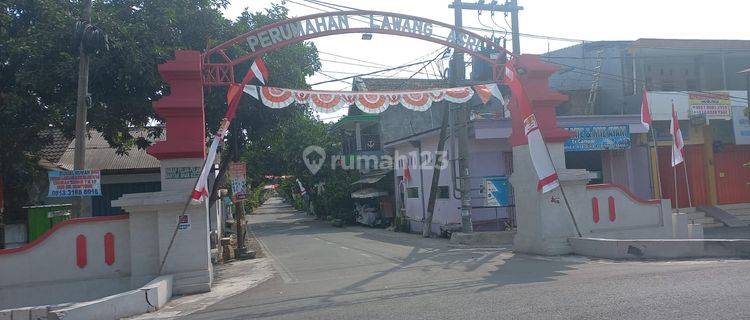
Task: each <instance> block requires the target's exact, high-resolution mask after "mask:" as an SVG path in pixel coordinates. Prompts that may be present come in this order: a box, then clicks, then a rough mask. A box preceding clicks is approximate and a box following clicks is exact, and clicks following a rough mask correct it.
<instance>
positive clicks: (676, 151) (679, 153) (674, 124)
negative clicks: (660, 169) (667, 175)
mask: <svg viewBox="0 0 750 320" xmlns="http://www.w3.org/2000/svg"><path fill="white" fill-rule="evenodd" d="M669 133H671V134H672V166H673V167H674V166H676V165H678V164H680V163H682V162H683V161H685V159H684V158H683V156H684V154H683V152H684V151H683V150H682V148H683V147H684V146H685V142H684V141H682V130H680V122H679V121H678V120H677V112H676V111H674V102H672V121H671V123H670V126H669Z"/></svg>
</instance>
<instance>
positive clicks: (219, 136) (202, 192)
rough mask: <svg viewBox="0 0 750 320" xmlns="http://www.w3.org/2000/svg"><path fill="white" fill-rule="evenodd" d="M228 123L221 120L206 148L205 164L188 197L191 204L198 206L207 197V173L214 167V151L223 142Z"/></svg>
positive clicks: (225, 120) (225, 119)
mask: <svg viewBox="0 0 750 320" xmlns="http://www.w3.org/2000/svg"><path fill="white" fill-rule="evenodd" d="M229 123H230V121H229V120H228V119H227V118H224V119H223V120H221V125H219V129H218V130H216V134H215V135H214V138H213V140H211V146H210V147H209V148H208V155H206V162H204V163H203V168H202V169H201V174H200V176H198V181H196V182H195V187H194V188H193V193H192V194H191V195H190V202H191V203H193V204H200V203H201V202H203V197H206V196H208V188H207V187H206V181H207V180H208V173H209V172H211V166H213V165H214V160H216V150H217V149H218V148H219V144H220V143H221V141H222V140H224V136H225V135H226V134H227V130H228V129H229Z"/></svg>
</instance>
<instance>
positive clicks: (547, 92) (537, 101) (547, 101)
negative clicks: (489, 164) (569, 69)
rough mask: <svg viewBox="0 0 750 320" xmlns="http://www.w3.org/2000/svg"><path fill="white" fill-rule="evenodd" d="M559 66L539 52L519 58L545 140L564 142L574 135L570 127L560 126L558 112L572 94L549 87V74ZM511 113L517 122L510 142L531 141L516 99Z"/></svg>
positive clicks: (522, 78)
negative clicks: (524, 130) (569, 129)
mask: <svg viewBox="0 0 750 320" xmlns="http://www.w3.org/2000/svg"><path fill="white" fill-rule="evenodd" d="M558 69H560V68H559V67H557V66H555V65H553V64H550V63H547V62H544V61H542V60H541V59H539V56H537V55H531V54H523V55H521V56H520V57H519V58H518V73H519V74H520V76H521V82H522V83H523V85H524V88H525V89H526V94H527V95H528V96H529V100H530V101H531V108H532V109H533V110H534V114H535V115H536V120H537V123H538V124H539V128H540V129H541V131H542V136H543V137H544V141H545V142H548V143H549V142H558V143H563V142H565V140H567V139H568V138H569V137H570V133H569V132H568V131H567V130H565V129H562V128H558V127H557V117H556V114H555V108H557V106H559V105H560V104H561V103H563V102H565V101H568V96H566V95H564V94H562V93H559V92H557V91H555V90H552V89H551V88H550V87H549V77H550V76H551V75H552V74H553V73H555V72H556V71H557V70H558ZM510 113H511V118H512V124H513V133H512V134H511V136H510V139H509V141H510V144H511V145H513V146H520V145H525V144H527V143H528V142H527V141H526V136H525V135H524V132H523V119H521V116H520V115H518V108H517V107H516V106H515V101H512V103H511V106H510Z"/></svg>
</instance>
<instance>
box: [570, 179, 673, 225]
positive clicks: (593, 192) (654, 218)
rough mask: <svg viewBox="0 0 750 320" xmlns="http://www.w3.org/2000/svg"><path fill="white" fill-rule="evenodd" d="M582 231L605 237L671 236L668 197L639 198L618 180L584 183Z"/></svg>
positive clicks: (580, 210) (581, 207) (580, 204)
mask: <svg viewBox="0 0 750 320" xmlns="http://www.w3.org/2000/svg"><path fill="white" fill-rule="evenodd" d="M583 202H584V203H578V204H577V205H576V206H577V207H578V212H579V215H580V212H583V217H578V219H579V220H580V221H578V224H579V227H581V232H582V233H585V234H589V235H591V236H597V237H606V238H622V237H625V238H628V239H638V238H664V239H668V238H672V214H671V210H670V207H669V200H659V199H649V200H646V199H641V198H639V197H637V196H636V195H634V194H633V193H632V192H630V191H629V190H628V189H626V188H624V187H622V186H620V185H617V184H598V185H588V186H586V196H585V199H584V201H583Z"/></svg>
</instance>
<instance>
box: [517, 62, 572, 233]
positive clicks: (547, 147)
mask: <svg viewBox="0 0 750 320" xmlns="http://www.w3.org/2000/svg"><path fill="white" fill-rule="evenodd" d="M514 73H515V72H514ZM517 81H518V83H519V85H520V86H521V87H523V84H522V83H521V80H520V79H518V80H517ZM521 92H522V94H523V97H524V99H525V100H526V101H527V102H529V108H530V109H531V110H530V111H531V117H534V122H536V113H534V109H533V107H531V103H530V101H531V100H530V99H529V96H528V94H526V90H521ZM516 103H519V102H518V98H516ZM519 104H520V103H519ZM536 127H537V128H536V130H539V135H540V136H541V138H542V139H541V140H542V144H543V145H544V150H545V151H546V152H547V158H548V159H549V162H550V164H551V165H552V170H553V171H554V173H555V176H557V181H558V182H557V183H558V188H560V193H561V194H562V198H563V201H565V207H566V208H567V209H568V214H570V220H571V221H573V226H574V227H575V229H576V233H577V234H578V237H579V238H581V237H583V235H582V234H581V230H580V229H579V228H578V222H576V217H575V215H574V214H573V209H571V207H570V202H569V201H568V197H567V196H566V195H565V189H564V188H563V184H562V181H560V175H559V174H558V173H557V167H555V162H554V161H553V160H552V154H551V153H550V151H549V146H547V142H546V141H544V134H542V129H541V128H540V127H539V124H538V123H536ZM525 136H526V140H527V142H528V133H526V134H525ZM527 145H528V146H529V152H531V145H530V144H527ZM564 155H565V150H563V156H564Z"/></svg>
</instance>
